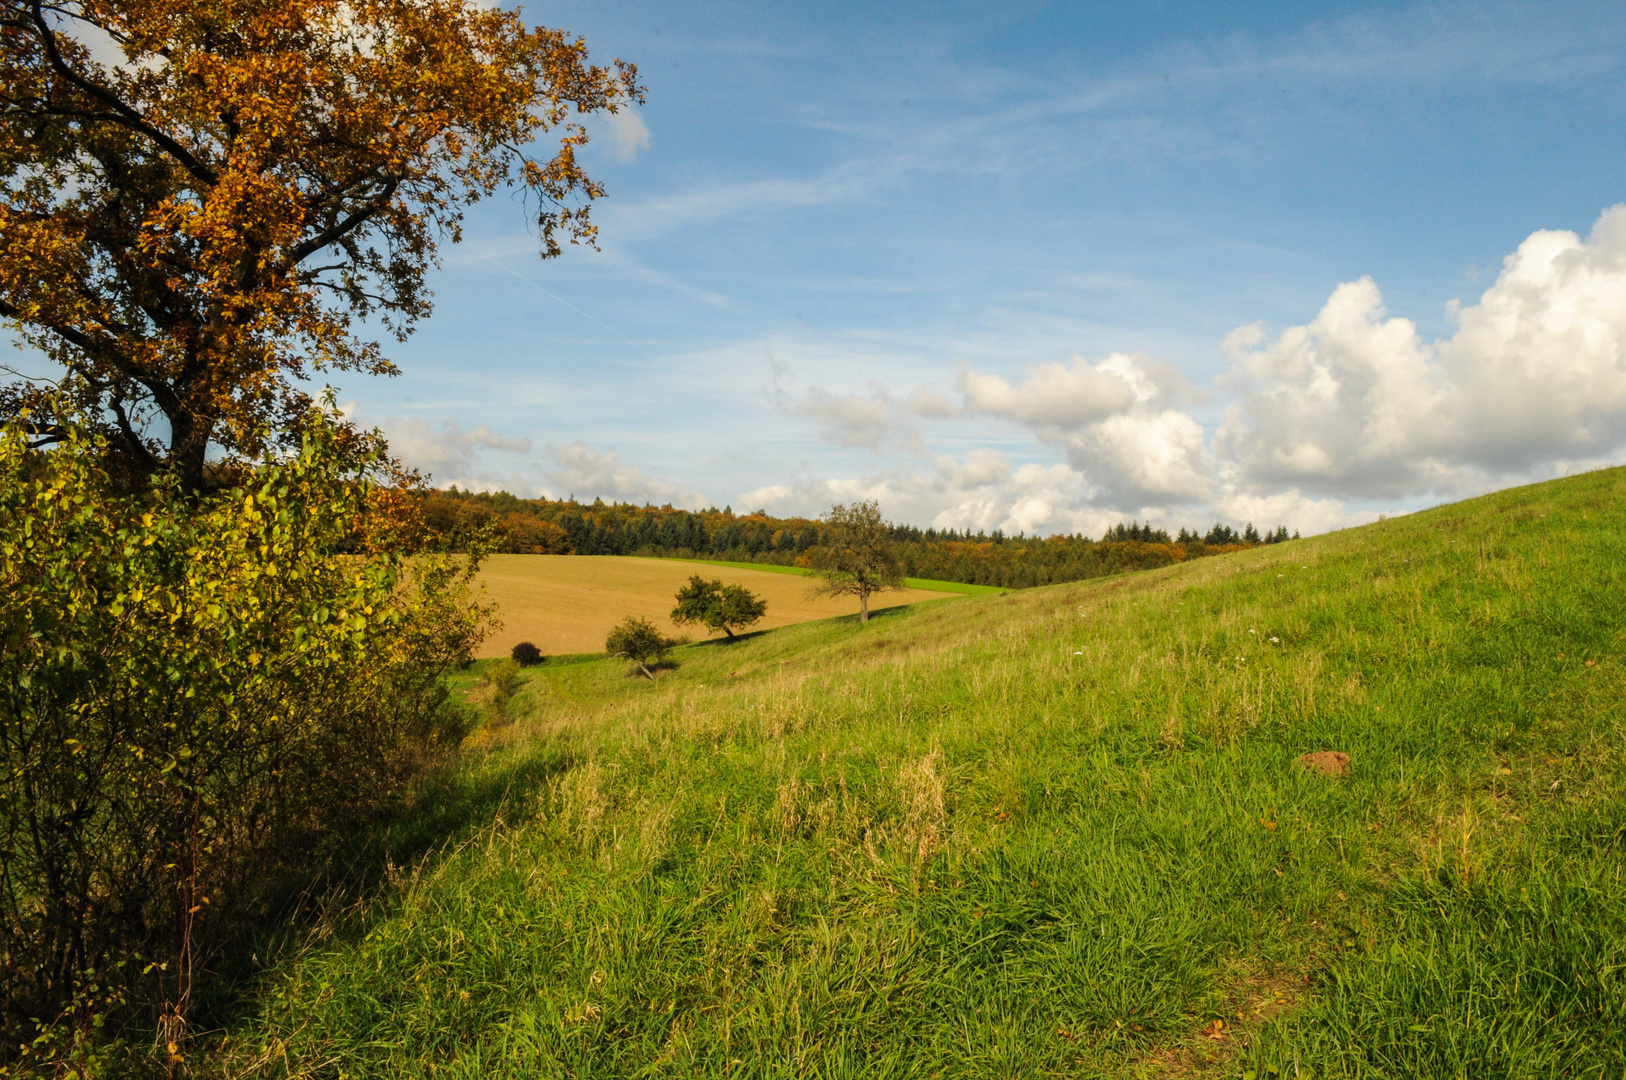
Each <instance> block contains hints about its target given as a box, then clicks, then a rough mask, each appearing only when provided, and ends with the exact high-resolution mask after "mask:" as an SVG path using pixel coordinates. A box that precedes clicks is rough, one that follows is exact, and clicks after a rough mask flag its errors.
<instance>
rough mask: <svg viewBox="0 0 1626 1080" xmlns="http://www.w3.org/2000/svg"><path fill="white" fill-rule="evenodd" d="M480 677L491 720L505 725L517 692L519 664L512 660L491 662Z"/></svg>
mask: <svg viewBox="0 0 1626 1080" xmlns="http://www.w3.org/2000/svg"><path fill="white" fill-rule="evenodd" d="M481 676H482V681H483V682H484V683H485V688H486V708H488V709H489V710H490V711H491V719H492V720H493V721H495V722H497V723H499V724H501V723H507V722H508V720H509V719H510V716H509V712H510V709H511V708H512V706H513V703H514V695H515V694H516V693H517V692H518V691H519V664H518V663H516V662H515V661H513V660H493V661H491V663H489V664H487V665H486V667H485V671H483V672H481Z"/></svg>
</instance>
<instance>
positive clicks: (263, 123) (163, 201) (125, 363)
mask: <svg viewBox="0 0 1626 1080" xmlns="http://www.w3.org/2000/svg"><path fill="white" fill-rule="evenodd" d="M0 48H3V52H0V173H3V174H4V177H5V185H4V190H3V192H0V245H3V247H0V250H3V253H4V258H0V317H4V318H5V320H6V321H7V322H8V323H9V324H10V325H11V326H12V327H14V328H15V329H16V330H17V331H18V333H19V334H20V337H21V339H22V341H23V342H25V343H26V344H28V345H31V346H33V347H35V348H36V349H38V350H40V351H41V352H42V353H43V354H44V355H45V356H46V357H47V358H49V359H50V360H52V361H54V362H55V363H56V364H57V365H59V366H60V368H61V369H62V371H63V376H62V378H61V380H60V383H59V386H58V394H59V396H58V397H57V398H56V399H55V400H58V401H60V400H67V401H69V402H70V403H71V404H72V405H73V406H75V411H77V412H79V413H80V414H83V415H90V416H94V417H97V418H99V420H100V422H101V423H102V425H103V430H102V432H101V435H102V436H103V437H104V438H105V440H106V443H107V445H108V447H109V450H110V451H111V452H112V454H113V456H114V457H115V458H116V459H117V460H120V461H122V463H123V464H124V465H125V466H127V467H128V468H129V469H131V470H133V471H134V472H135V473H136V474H138V475H148V474H152V473H154V472H157V471H159V470H161V469H172V470H174V471H175V472H176V473H177V474H178V475H179V477H180V478H181V482H182V483H183V485H185V486H186V487H188V488H190V489H192V490H197V489H199V488H202V487H205V486H207V485H208V480H209V477H210V475H211V473H210V470H208V469H206V461H207V460H208V459H209V456H210V447H211V446H214V447H216V448H218V450H219V451H223V452H224V453H225V454H226V455H227V456H237V457H254V456H257V455H258V454H260V453H261V452H262V451H263V450H264V449H265V448H266V445H267V443H268V441H271V440H274V439H276V438H277V437H278V434H279V433H280V434H281V436H282V437H283V438H284V439H285V440H291V441H292V443H294V444H297V442H298V437H297V427H298V422H299V417H300V416H302V415H305V414H306V413H307V406H308V404H309V401H308V398H307V397H306V395H305V394H304V393H302V392H301V391H300V390H299V389H298V385H297V384H298V383H299V381H300V380H302V379H305V378H307V377H308V376H309V375H310V374H311V373H313V372H320V371H357V372H368V373H373V374H392V373H394V371H395V368H394V366H393V365H392V364H391V363H390V361H389V360H388V359H387V358H386V356H385V355H384V353H383V351H382V348H381V346H380V344H379V343H378V342H377V341H372V340H367V339H366V336H365V334H363V333H362V323H363V321H372V322H375V323H376V324H377V325H379V326H381V327H383V328H384V329H385V330H386V331H387V332H388V333H390V334H392V335H393V336H394V337H395V338H396V339H397V340H402V339H404V338H405V337H406V335H407V334H409V333H410V332H411V331H412V329H413V327H414V326H415V325H416V323H417V322H418V321H419V320H421V319H422V318H424V317H425V316H426V315H428V314H429V311H430V292H429V290H428V288H427V287H426V284H425V274H426V272H427V270H428V269H429V267H430V266H432V265H434V264H435V263H436V260H437V257H438V255H437V253H438V249H439V245H440V244H441V243H442V242H446V241H450V242H453V243H455V242H457V241H458V240H459V239H460V228H461V223H462V219H463V214H464V212H465V210H466V209H467V207H469V206H470V205H471V204H473V203H475V202H477V201H479V200H480V199H481V198H484V197H486V196H488V195H490V194H492V193H494V192H495V191H496V190H498V189H499V188H501V187H504V186H515V187H518V188H519V189H521V190H522V191H523V193H524V194H525V196H526V199H527V204H528V205H529V206H530V207H531V208H532V210H531V212H532V213H533V214H534V222H535V225H536V228H537V235H538V239H539V243H540V248H541V255H542V256H543V257H544V258H550V257H553V256H555V255H558V254H559V253H560V251H561V244H562V243H564V242H569V243H578V242H586V243H591V242H592V241H593V239H594V227H593V225H592V223H591V221H590V219H589V208H590V204H591V202H592V200H593V199H595V198H597V197H599V196H600V195H602V194H603V188H602V187H601V185H600V184H599V183H598V182H597V181H595V180H593V179H592V178H591V177H589V176H588V174H587V173H586V171H584V169H583V167H582V165H581V164H580V162H579V161H578V159H577V153H578V151H579V149H580V148H581V147H582V145H583V144H584V143H586V141H587V132H586V129H585V127H584V126H583V124H582V118H583V117H584V116H586V115H588V114H592V113H602V112H611V113H613V112H616V111H617V110H619V109H622V108H626V107H629V106H630V105H632V104H634V103H637V102H640V101H641V100H642V88H641V87H640V85H639V84H638V82H637V73H636V70H635V68H634V67H633V65H631V64H626V63H622V62H621V61H619V60H616V61H613V62H612V63H611V64H610V65H609V66H608V67H603V66H597V65H594V64H591V63H589V61H588V50H587V45H586V43H585V42H584V41H582V40H581V39H580V38H575V39H572V38H571V37H569V36H568V35H567V34H566V33H565V32H563V31H561V30H554V29H547V28H537V29H530V28H528V27H527V26H526V25H525V23H524V22H523V21H522V20H521V18H520V16H519V14H518V13H517V12H511V11H501V10H490V9H487V8H485V7H483V6H482V5H481V4H479V3H478V2H477V0H60V2H57V3H53V4H46V3H43V0H0ZM550 133H551V134H552V135H553V136H555V137H556V138H557V142H556V143H554V144H552V145H551V146H549V147H547V148H545V149H543V150H542V151H541V152H536V151H535V146H534V144H536V142H537V140H538V139H539V137H542V136H546V135H549V134H550ZM51 400H52V399H49V398H47V397H45V395H44V394H43V392H42V391H40V390H38V389H37V388H35V387H32V386H30V385H28V384H16V383H14V384H12V385H11V386H9V387H7V388H5V389H4V390H3V391H0V412H3V413H9V414H10V415H12V416H22V415H27V416H28V417H29V424H30V430H31V433H32V435H31V437H32V439H33V440H34V445H36V446H39V445H45V444H48V443H51V442H53V441H59V440H61V439H62V438H64V437H65V430H66V428H65V425H64V424H63V423H62V422H61V420H60V418H59V417H53V415H52V413H51V410H50V407H49V406H50V401H51Z"/></svg>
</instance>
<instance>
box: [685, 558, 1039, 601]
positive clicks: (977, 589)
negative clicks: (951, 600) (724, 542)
mask: <svg viewBox="0 0 1626 1080" xmlns="http://www.w3.org/2000/svg"><path fill="white" fill-rule="evenodd" d="M666 561H667V562H684V563H695V564H697V565H700V566H707V565H709V566H732V567H733V568H734V569H736V570H762V571H766V572H767V573H770V574H795V575H796V576H797V577H806V576H808V575H809V574H811V573H812V572H813V571H811V570H809V569H808V568H807V567H805V566H781V565H779V564H778V563H754V562H724V561H723V560H721V559H668V560H666ZM903 584H904V586H905V587H906V588H910V589H925V590H926V591H928V592H946V593H963V594H964V595H966V596H998V595H1000V594H1001V593H1004V592H1008V591H1009V590H1008V589H1002V588H1000V587H999V586H997V585H968V584H966V583H965V582H963V581H937V580H935V579H933V578H918V577H909V578H904V579H903Z"/></svg>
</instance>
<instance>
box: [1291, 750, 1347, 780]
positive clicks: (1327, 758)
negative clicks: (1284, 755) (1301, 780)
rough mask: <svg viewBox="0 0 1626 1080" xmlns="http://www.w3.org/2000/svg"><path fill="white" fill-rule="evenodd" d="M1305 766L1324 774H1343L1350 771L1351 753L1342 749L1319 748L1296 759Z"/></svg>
mask: <svg viewBox="0 0 1626 1080" xmlns="http://www.w3.org/2000/svg"><path fill="white" fill-rule="evenodd" d="M1294 760H1295V761H1296V762H1297V763H1298V764H1299V765H1300V766H1302V767H1303V768H1306V769H1309V770H1311V771H1312V772H1318V773H1320V774H1321V775H1322V776H1343V775H1344V774H1345V773H1347V772H1349V755H1348V754H1346V753H1344V752H1343V751H1341V750H1317V751H1316V752H1315V753H1313V754H1300V755H1299V756H1298V757H1297V758H1295V759H1294Z"/></svg>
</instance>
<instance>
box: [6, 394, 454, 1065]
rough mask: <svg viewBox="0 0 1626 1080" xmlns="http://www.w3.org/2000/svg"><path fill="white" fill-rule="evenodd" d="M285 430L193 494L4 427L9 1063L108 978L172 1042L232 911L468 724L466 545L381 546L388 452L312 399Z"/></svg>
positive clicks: (305, 871) (83, 438)
mask: <svg viewBox="0 0 1626 1080" xmlns="http://www.w3.org/2000/svg"><path fill="white" fill-rule="evenodd" d="M303 439H304V442H303V445H302V447H301V448H300V450H299V452H298V453H297V454H296V455H292V456H289V457H286V458H283V459H280V460H274V461H268V462H266V463H265V464H264V465H263V466H261V467H259V468H257V469H245V470H244V471H243V473H242V483H241V484H240V486H238V487H236V488H235V489H231V490H226V491H223V492H220V493H217V494H209V495H199V494H196V493H189V492H186V491H183V490H181V488H180V487H179V485H178V484H176V483H174V482H173V481H170V480H164V479H162V478H161V479H159V480H158V481H156V482H155V483H154V484H153V486H151V487H150V488H147V489H145V490H141V491H138V492H134V493H131V492H129V491H127V490H125V489H123V488H121V487H120V486H119V484H118V483H117V482H115V481H114V480H113V479H112V478H110V477H109V475H108V474H107V472H106V471H105V470H104V469H103V467H102V465H101V462H102V461H103V460H104V459H105V447H104V446H103V445H102V444H101V443H100V442H99V441H98V440H97V439H96V438H94V437H93V436H91V435H90V434H87V433H86V432H85V431H84V430H82V429H73V430H70V431H69V433H68V438H67V440H66V441H65V442H63V443H62V444H60V445H59V446H57V447H55V448H54V449H52V450H50V451H49V452H40V451H37V450H32V449H30V447H29V444H28V438H27V435H26V434H25V432H24V430H23V427H22V425H21V424H13V425H10V426H7V427H6V428H4V429H3V431H0V597H4V603H3V606H0V646H3V647H0V956H3V957H4V958H5V963H4V964H3V965H0V1071H4V1064H5V1060H6V1059H7V1058H13V1057H15V1055H16V1054H17V1052H18V1051H17V1048H19V1047H22V1046H24V1044H29V1043H34V1044H35V1045H36V1046H38V1047H40V1048H42V1049H43V1050H44V1051H46V1057H47V1058H49V1057H50V1055H51V1054H57V1055H58V1057H57V1060H58V1061H62V1062H65V1061H66V1060H67V1058H66V1057H63V1056H62V1055H64V1054H66V1053H67V1050H62V1049H58V1050H52V1049H51V1048H52V1047H58V1048H62V1047H70V1046H71V1045H73V1044H75V1043H76V1042H77V1043H80V1044H82V1043H83V1042H84V1038H83V1036H84V1033H85V1032H86V1031H88V1030H89V1029H90V1027H91V1026H92V1025H99V1024H101V1023H102V1021H103V1017H104V1015H105V1014H107V1013H109V1011H110V1010H111V1011H112V1012H115V1013H117V1012H119V1010H118V1009H116V1008H113V1007H112V1006H109V1005H107V1004H106V1003H107V1002H109V1001H112V1002H114V1004H115V1005H116V999H118V998H119V997H121V996H122V997H124V998H127V999H128V1002H129V1004H128V1006H127V1007H126V1009H125V1010H124V1012H123V1013H122V1014H121V1015H123V1016H130V1015H137V1014H139V1013H140V1012H142V1011H147V1010H150V1011H147V1015H145V1016H144V1017H140V1019H142V1020H143V1022H157V1023H158V1025H159V1029H160V1031H161V1032H162V1033H163V1034H164V1037H163V1038H162V1039H160V1045H163V1044H164V1043H165V1042H171V1043H176V1044H177V1045H178V1047H179V1046H184V1034H183V1033H184V1030H185V1015H184V1014H185V1009H186V1003H187V1001H188V1000H189V999H190V997H191V996H192V984H193V980H194V976H195V974H196V973H198V972H201V971H204V970H206V969H207V967H208V965H209V964H210V962H211V959H212V958H213V957H215V956H217V955H218V952H219V950H220V948H221V946H222V944H223V943H224V942H225V941H227V940H228V938H229V935H230V934H231V932H232V931H233V929H234V928H235V927H237V926H239V925H240V922H239V919H240V918H241V917H242V916H243V915H244V914H245V913H249V912H251V911H253V910H255V905H256V904H259V903H263V900H261V899H258V898H261V897H264V896H267V895H271V894H273V893H274V886H275V884H276V883H277V882H287V881H289V879H290V877H291V878H292V879H294V880H296V881H298V880H303V881H309V880H310V876H311V875H312V874H314V873H316V872H317V871H318V870H319V869H320V866H321V863H322V860H323V859H324V858H325V857H327V856H328V855H330V854H333V853H334V852H335V850H336V847H337V844H338V842H339V840H340V839H341V838H342V837H343V836H344V835H345V834H346V832H347V830H348V831H351V832H354V830H355V827H356V826H357V825H358V824H360V823H363V822H365V821H366V820H368V819H369V818H370V817H371V816H373V815H374V814H376V813H377V811H378V810H379V808H380V807H382V806H385V805H387V804H388V803H390V801H391V800H392V798H393V797H394V796H395V795H396V794H397V793H398V792H399V791H400V790H401V787H402V785H403V783H404V781H406V780H407V779H408V778H409V777H410V776H411V774H412V773H413V772H414V770H415V769H416V768H418V767H420V766H421V765H422V763H423V762H424V761H425V760H427V759H429V758H430V757H432V756H433V755H435V754H436V753H437V751H438V750H439V749H440V748H441V747H444V746H447V745H450V744H454V743H455V741H456V740H457V739H459V738H460V737H461V735H462V731H461V729H460V723H461V721H460V719H459V716H460V714H459V712H458V710H457V709H456V708H455V707H454V706H453V703H452V701H451V700H450V697H449V694H448V690H447V688H446V685H445V681H444V679H443V677H442V676H443V674H444V673H446V672H447V671H449V670H451V669H453V668H454V667H455V666H456V665H457V664H458V663H459V662H460V661H462V660H464V659H465V658H467V657H468V655H469V653H470V649H471V647H472V645H473V644H474V643H475V641H476V640H477V638H478V634H479V624H480V621H481V619H482V617H483V612H482V611H480V610H479V609H471V607H470V606H469V604H468V602H467V593H466V589H467V585H468V583H469V580H470V576H471V575H472V574H473V572H474V569H475V565H476V560H472V559H470V560H461V561H460V562H459V563H457V564H453V563H449V562H447V561H444V560H436V559H419V560H413V561H412V562H410V563H408V562H407V561H406V560H405V559H404V558H403V557H402V556H401V555H399V554H393V553H392V554H380V553H379V552H380V551H391V552H394V551H397V550H398V544H396V543H395V542H394V536H393V528H392V525H391V524H390V518H389V515H388V514H385V513H381V512H380V511H381V509H382V508H383V507H384V506H385V505H386V504H387V503H388V502H389V499H388V496H387V493H386V492H385V491H384V490H383V489H382V488H381V487H380V486H378V485H377V484H376V483H375V482H374V478H375V477H376V476H377V475H378V473H379V470H380V469H381V468H382V467H383V465H384V463H383V461H382V459H381V458H372V459H369V460H367V461H363V462H361V463H360V464H359V465H358V464H357V463H356V461H355V456H354V454H353V453H352V452H351V450H350V449H349V447H353V445H354V444H353V443H347V442H346V440H345V436H344V431H343V429H342V428H341V427H340V426H339V425H337V424H336V423H335V422H334V421H333V419H332V418H331V417H329V416H328V415H326V414H324V413H322V412H320V411H314V412H313V413H312V414H311V415H310V416H308V417H307V418H306V423H305V424H304V427H303ZM356 552H361V553H360V554H357V553H356ZM121 965H122V966H121ZM111 988H116V991H115V990H114V989H111ZM98 1002H100V1003H102V1004H98ZM175 1052H176V1051H174V1050H172V1051H171V1053H172V1054H173V1053H175ZM28 1053H29V1052H28V1051H26V1050H25V1051H24V1054H25V1056H26V1055H27V1054H28ZM23 1064H28V1063H27V1062H24V1063H23ZM42 1065H43V1066H45V1067H47V1068H49V1066H50V1061H49V1060H47V1061H44V1062H42V1061H40V1060H38V1057H37V1056H36V1058H35V1060H34V1061H33V1062H32V1067H34V1068H40V1067H41V1066H42Z"/></svg>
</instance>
